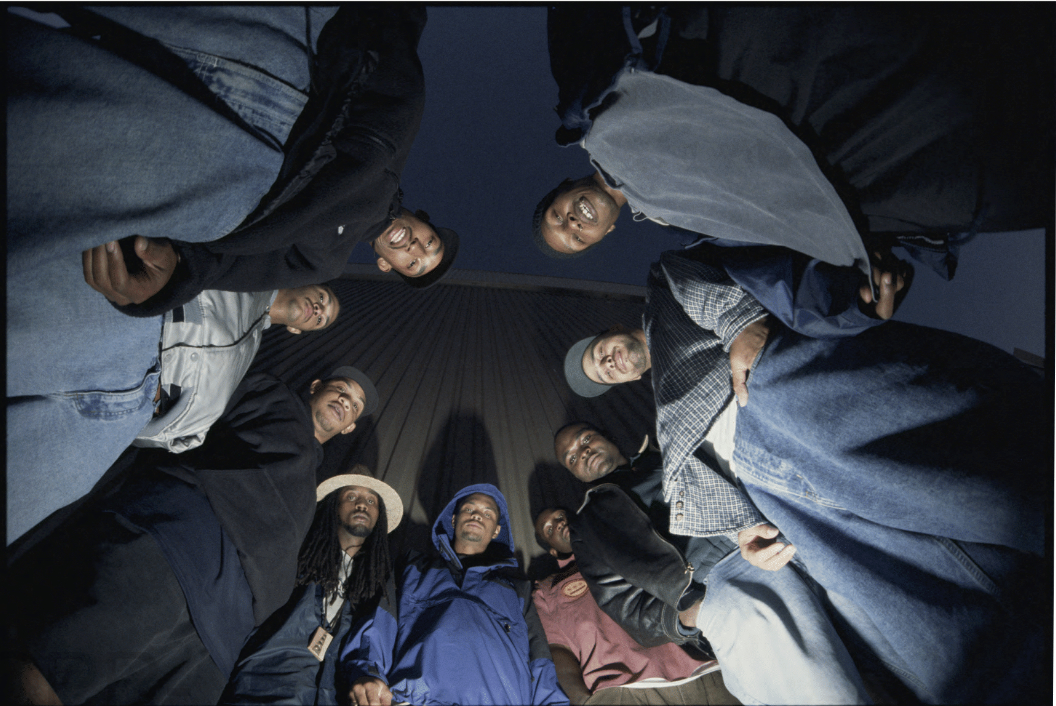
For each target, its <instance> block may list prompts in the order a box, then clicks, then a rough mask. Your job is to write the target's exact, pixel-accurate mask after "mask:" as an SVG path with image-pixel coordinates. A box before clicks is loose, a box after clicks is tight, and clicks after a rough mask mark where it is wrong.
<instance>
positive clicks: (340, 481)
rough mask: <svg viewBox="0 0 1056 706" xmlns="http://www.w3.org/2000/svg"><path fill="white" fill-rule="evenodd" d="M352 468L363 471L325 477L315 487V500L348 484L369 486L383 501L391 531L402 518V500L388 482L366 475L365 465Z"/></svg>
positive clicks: (367, 471) (317, 500)
mask: <svg viewBox="0 0 1056 706" xmlns="http://www.w3.org/2000/svg"><path fill="white" fill-rule="evenodd" d="M352 470H353V471H363V473H342V474H341V475H338V476H334V477H332V478H327V479H326V480H324V481H323V482H322V483H320V484H319V487H318V488H316V489H315V501H316V502H319V501H320V500H322V499H323V498H325V497H326V496H327V495H329V494H330V493H332V492H334V491H335V490H338V489H339V488H344V487H345V486H349V485H359V486H362V487H364V488H369V489H371V490H373V491H374V492H375V493H377V494H378V497H380V498H381V500H382V502H384V503H385V515H386V516H387V517H388V518H389V532H392V531H393V530H394V529H396V527H397V526H398V525H399V524H400V520H401V519H403V501H402V500H400V496H399V494H398V493H397V492H396V491H395V490H393V489H392V487H391V486H390V485H389V484H388V483H385V482H384V481H380V480H378V479H377V478H375V477H374V476H368V475H366V473H369V472H370V471H369V469H368V468H367V467H366V466H362V465H356V466H353V467H352Z"/></svg>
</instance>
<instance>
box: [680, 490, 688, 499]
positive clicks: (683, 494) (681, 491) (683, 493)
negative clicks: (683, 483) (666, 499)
mask: <svg viewBox="0 0 1056 706" xmlns="http://www.w3.org/2000/svg"><path fill="white" fill-rule="evenodd" d="M678 497H680V498H684V497H686V491H684V490H680V491H678Z"/></svg>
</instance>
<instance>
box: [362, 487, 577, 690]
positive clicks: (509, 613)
mask: <svg viewBox="0 0 1056 706" xmlns="http://www.w3.org/2000/svg"><path fill="white" fill-rule="evenodd" d="M473 493H484V494H486V495H488V496H490V497H491V498H493V499H494V500H495V503H496V505H498V508H499V525H500V526H501V528H502V529H501V531H500V533H499V536H498V537H497V538H496V539H494V540H493V541H492V542H491V544H490V545H489V546H488V549H487V551H486V552H485V556H486V557H487V559H488V561H486V562H485V563H484V564H482V565H473V566H469V567H465V566H463V563H462V561H461V560H460V559H459V557H458V555H457V554H456V553H455V551H454V548H453V547H452V545H451V541H452V536H453V527H452V523H451V518H452V516H453V515H454V513H455V508H456V507H458V504H459V503H460V502H461V501H462V500H463V499H464V498H466V497H467V496H469V495H472V494H473ZM433 544H434V546H435V547H436V550H437V551H436V553H432V554H430V555H428V556H424V555H418V556H412V557H410V558H409V559H408V560H407V562H406V565H405V566H404V567H403V568H402V570H400V571H399V582H398V586H397V601H398V605H397V606H396V611H395V615H394V614H393V611H392V610H391V606H387V605H385V603H384V602H383V604H382V605H381V606H379V608H378V610H377V611H375V612H374V614H373V615H372V616H370V617H369V618H368V619H366V620H365V621H364V622H363V623H361V624H360V625H359V626H357V629H355V630H354V632H353V634H352V635H350V637H349V639H348V640H347V641H346V643H345V645H344V648H343V650H342V653H341V668H342V669H343V670H344V673H345V675H346V677H347V679H348V683H349V684H351V683H353V682H354V681H355V680H356V679H359V678H360V677H363V676H375V677H378V678H379V679H381V680H382V681H384V682H386V683H387V684H388V685H389V688H390V689H391V690H392V696H393V703H399V702H400V701H407V702H410V703H413V704H421V705H423V706H425V705H427V704H567V703H568V698H567V697H566V696H565V695H564V693H563V692H562V691H561V689H560V687H559V686H558V684H557V673H556V671H555V669H554V663H553V661H552V660H551V659H550V649H549V646H548V645H547V641H546V635H545V633H544V632H543V628H542V624H541V623H540V622H539V616H538V614H537V613H536V611H535V605H534V604H533V602H532V599H531V584H530V582H529V581H528V579H527V578H525V577H524V575H523V573H522V572H521V571H520V569H519V568H518V566H517V562H516V560H515V559H514V557H513V549H514V547H513V538H512V536H511V535H510V518H509V511H508V510H507V507H506V499H505V498H504V497H503V496H502V493H500V492H499V489H498V488H496V487H495V486H493V485H490V484H487V483H483V484H477V485H470V486H468V487H466V488H463V489H462V490H461V491H459V492H458V493H457V494H456V495H455V497H454V499H453V500H452V501H451V502H450V503H448V504H447V506H446V507H445V508H444V509H443V511H442V512H441V513H440V517H439V518H437V520H436V522H435V523H434V525H433Z"/></svg>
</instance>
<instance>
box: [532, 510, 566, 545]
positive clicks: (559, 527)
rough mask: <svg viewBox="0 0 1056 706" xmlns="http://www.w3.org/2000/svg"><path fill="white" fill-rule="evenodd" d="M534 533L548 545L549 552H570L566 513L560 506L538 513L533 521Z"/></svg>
mask: <svg viewBox="0 0 1056 706" xmlns="http://www.w3.org/2000/svg"><path fill="white" fill-rule="evenodd" d="M535 533H536V534H537V535H539V539H541V540H542V541H543V543H544V544H547V545H549V547H550V554H551V555H552V556H555V557H556V556H558V555H559V554H571V553H572V538H571V535H570V534H569V530H568V513H566V512H565V511H564V510H562V509H560V508H549V509H547V510H543V511H542V512H541V513H539V517H538V519H536V521H535Z"/></svg>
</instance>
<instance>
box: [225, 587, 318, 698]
mask: <svg viewBox="0 0 1056 706" xmlns="http://www.w3.org/2000/svg"><path fill="white" fill-rule="evenodd" d="M321 605H322V596H321V592H320V590H319V587H318V586H317V585H316V584H311V585H308V586H301V587H300V588H299V589H298V590H297V591H295V592H294V595H293V597H292V598H291V599H290V602H289V603H287V604H286V605H285V606H283V608H282V609H281V610H278V611H276V612H275V613H274V614H272V616H271V617H270V618H268V620H267V621H265V623H264V624H263V625H261V626H260V627H259V628H257V629H256V630H255V631H254V632H253V634H252V635H250V636H249V639H248V640H247V641H246V646H245V647H244V648H243V649H242V656H241V657H240V658H239V660H238V664H236V665H235V669H234V672H232V674H231V680H230V681H229V682H228V685H227V688H226V689H225V690H224V694H223V697H222V698H221V700H220V703H221V704H223V705H224V706H228V705H234V704H246V705H247V706H249V705H251V704H260V703H262V702H264V701H266V702H267V703H269V704H303V703H312V702H313V701H314V700H315V696H316V691H317V686H316V683H315V680H316V674H318V672H319V669H320V663H319V660H317V659H316V658H315V657H314V656H313V655H312V653H311V652H309V651H308V650H307V649H305V648H306V647H307V646H308V643H309V642H310V641H311V638H312V633H314V632H315V629H316V628H317V627H318V626H319V613H320V612H321ZM331 649H336V647H334V646H331Z"/></svg>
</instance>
